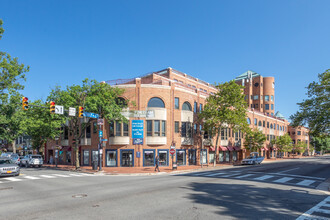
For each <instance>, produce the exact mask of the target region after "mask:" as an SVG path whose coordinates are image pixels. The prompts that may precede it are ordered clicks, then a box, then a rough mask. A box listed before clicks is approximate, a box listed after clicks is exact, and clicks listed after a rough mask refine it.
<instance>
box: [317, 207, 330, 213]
mask: <svg viewBox="0 0 330 220" xmlns="http://www.w3.org/2000/svg"><path fill="white" fill-rule="evenodd" d="M317 212H320V213H324V214H330V210H326V209H320V208H319V209H317Z"/></svg>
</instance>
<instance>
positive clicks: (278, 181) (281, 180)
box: [273, 177, 293, 183]
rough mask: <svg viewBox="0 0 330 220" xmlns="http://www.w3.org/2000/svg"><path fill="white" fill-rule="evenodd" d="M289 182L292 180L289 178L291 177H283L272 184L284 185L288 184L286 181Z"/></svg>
mask: <svg viewBox="0 0 330 220" xmlns="http://www.w3.org/2000/svg"><path fill="white" fill-rule="evenodd" d="M290 180H293V178H291V177H283V178H281V179H278V180H275V181H273V182H274V183H285V182H288V181H290Z"/></svg>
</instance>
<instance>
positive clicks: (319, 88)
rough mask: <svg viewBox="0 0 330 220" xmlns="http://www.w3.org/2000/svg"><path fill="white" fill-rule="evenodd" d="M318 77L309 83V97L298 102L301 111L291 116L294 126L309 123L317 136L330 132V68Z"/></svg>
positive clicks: (311, 131) (312, 132) (311, 130)
mask: <svg viewBox="0 0 330 220" xmlns="http://www.w3.org/2000/svg"><path fill="white" fill-rule="evenodd" d="M318 79H319V82H315V81H314V82H312V83H310V84H309V85H308V87H307V89H308V91H307V95H308V99H306V100H304V101H303V102H301V103H298V105H299V111H297V112H296V113H295V114H294V115H291V116H290V119H291V120H292V126H294V127H297V126H299V125H304V124H308V127H309V129H310V134H312V135H313V136H315V137H317V136H319V135H320V134H322V133H323V134H329V132H330V101H329V98H330V70H327V71H325V72H324V73H322V74H319V75H318Z"/></svg>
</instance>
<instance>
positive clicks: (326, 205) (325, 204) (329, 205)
mask: <svg viewBox="0 0 330 220" xmlns="http://www.w3.org/2000/svg"><path fill="white" fill-rule="evenodd" d="M322 206H325V207H329V208H330V204H327V203H324V204H323V205H322Z"/></svg>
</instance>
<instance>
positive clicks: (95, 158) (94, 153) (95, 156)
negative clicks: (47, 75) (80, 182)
mask: <svg viewBox="0 0 330 220" xmlns="http://www.w3.org/2000/svg"><path fill="white" fill-rule="evenodd" d="M93 161H99V152H98V151H97V150H93V151H92V162H93Z"/></svg>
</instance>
